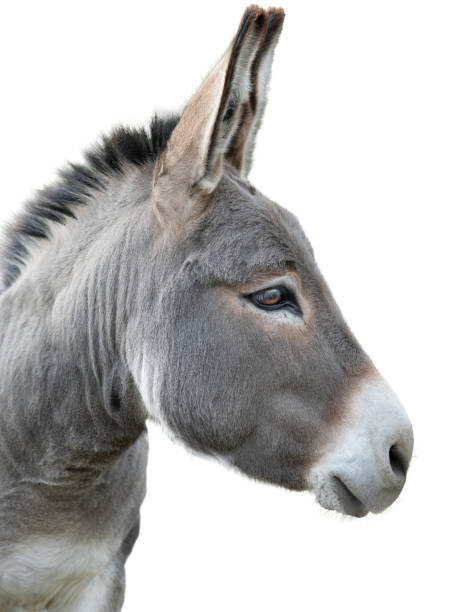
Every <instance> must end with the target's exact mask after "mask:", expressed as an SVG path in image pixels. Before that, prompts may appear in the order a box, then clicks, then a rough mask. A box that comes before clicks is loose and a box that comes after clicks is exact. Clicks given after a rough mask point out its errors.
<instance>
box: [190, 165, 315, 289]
mask: <svg viewBox="0 0 460 612" xmlns="http://www.w3.org/2000/svg"><path fill="white" fill-rule="evenodd" d="M192 249H193V254H194V259H198V260H200V263H201V264H202V265H203V266H204V267H205V269H206V270H207V271H208V272H209V274H211V275H212V276H213V277H215V279H219V280H222V281H227V282H232V283H238V282H246V281H247V280H249V279H250V278H251V276H254V275H256V274H258V273H260V272H269V273H270V272H271V273H273V274H278V273H282V272H285V271H286V269H290V268H292V267H295V268H297V269H298V270H299V271H301V270H302V272H303V274H302V275H303V276H305V274H307V275H308V276H311V275H314V269H315V265H314V261H313V251H312V248H311V246H310V243H309V241H308V239H307V237H306V236H305V234H304V232H303V230H302V228H301V226H300V224H299V222H298V220H297V218H296V217H295V216H294V215H293V214H292V213H290V212H289V211H287V210H286V209H284V208H282V207H281V206H279V205H278V204H276V203H275V202H273V201H271V200H270V199H268V198H267V197H265V196H264V195H263V194H261V193H260V192H259V191H257V190H256V189H255V188H254V187H252V186H251V185H249V184H248V183H246V182H245V181H243V180H241V179H239V178H238V177H236V176H235V175H234V174H233V173H230V172H226V173H225V174H224V176H223V177H222V180H221V181H220V184H219V187H218V188H217V189H216V191H215V193H214V194H213V202H212V204H211V205H210V206H209V210H208V213H207V214H206V215H205V216H204V218H203V219H202V222H201V223H200V224H199V226H198V229H196V230H195V231H194V233H193V235H192Z"/></svg>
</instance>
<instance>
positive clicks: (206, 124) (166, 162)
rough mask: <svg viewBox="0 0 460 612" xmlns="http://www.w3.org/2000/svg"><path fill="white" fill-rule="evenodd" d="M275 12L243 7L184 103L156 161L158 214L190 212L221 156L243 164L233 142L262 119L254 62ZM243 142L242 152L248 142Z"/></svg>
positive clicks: (259, 60) (264, 53)
mask: <svg viewBox="0 0 460 612" xmlns="http://www.w3.org/2000/svg"><path fill="white" fill-rule="evenodd" d="M275 14H278V15H282V12H280V11H273V10H271V11H268V12H266V11H264V10H262V9H260V8H259V7H257V6H250V7H249V8H247V9H246V11H245V13H244V15H243V18H242V20H241V23H240V26H239V29H238V32H237V34H236V36H235V38H234V39H233V42H232V44H231V45H230V47H229V49H228V50H227V52H226V53H225V55H224V56H223V57H222V59H221V60H220V61H219V63H218V64H217V65H216V67H215V68H214V69H213V70H212V71H211V72H210V74H209V75H208V77H207V78H206V79H205V80H204V82H203V84H202V85H201V87H200V88H199V90H198V91H197V92H196V93H195V95H194V96H193V97H192V99H191V100H190V102H189V103H188V105H187V106H186V108H185V110H184V112H183V114H182V117H181V118H180V120H179V123H178V124H177V126H176V127H175V129H174V131H173V133H172V134H171V137H170V139H169V141H168V144H167V146H166V149H165V150H164V151H163V153H162V154H161V155H160V156H159V158H158V160H157V162H156V165H155V172H154V183H153V200H154V206H155V209H156V211H157V213H158V214H159V215H160V216H161V215H163V214H166V215H167V216H169V214H170V213H172V212H179V213H182V212H184V209H185V210H187V211H188V210H189V209H190V207H191V205H192V204H193V203H194V202H195V201H197V200H201V199H202V198H200V196H203V195H209V194H210V193H212V192H213V190H214V189H215V187H216V186H217V184H218V182H219V180H220V178H221V175H222V168H223V162H224V157H225V156H227V159H228V160H229V162H230V163H232V164H233V165H234V166H235V167H239V166H237V163H238V165H241V162H240V161H238V162H237V160H239V158H240V157H241V159H243V157H244V155H243V156H239V155H237V153H236V150H237V149H238V148H239V145H238V144H237V143H239V142H240V141H242V140H243V137H242V133H243V131H245V132H246V133H247V135H248V136H249V134H250V132H251V128H252V126H255V122H257V121H259V123H260V116H261V113H262V111H261V110H260V111H259V115H258V109H260V108H261V107H260V106H259V102H258V98H259V95H257V96H256V97H255V98H254V99H252V98H251V96H252V92H253V84H254V82H255V81H254V79H255V78H256V75H258V74H259V71H260V69H258V68H257V65H258V66H260V68H263V66H264V65H265V64H264V60H265V58H266V57H268V55H269V54H270V49H272V47H273V46H274V44H273V39H274V38H277V36H278V33H279V30H280V29H281V25H277V26H276V28H275V24H274V15H275ZM281 23H282V17H281ZM270 24H271V25H270ZM275 30H276V31H275ZM272 31H273V33H271V34H270V35H269V32H272ZM254 71H255V72H254ZM257 78H258V77H257ZM265 81H266V79H263V80H262V82H259V80H258V81H257V91H262V90H263V92H265V89H266V83H265ZM251 100H252V101H251ZM248 105H249V108H250V113H251V117H252V121H251V122H249V119H248V118H247V117H248ZM239 134H240V135H239ZM243 146H244V148H245V151H246V150H247V147H246V143H244V145H243ZM230 152H231V153H230ZM233 160H235V161H233Z"/></svg>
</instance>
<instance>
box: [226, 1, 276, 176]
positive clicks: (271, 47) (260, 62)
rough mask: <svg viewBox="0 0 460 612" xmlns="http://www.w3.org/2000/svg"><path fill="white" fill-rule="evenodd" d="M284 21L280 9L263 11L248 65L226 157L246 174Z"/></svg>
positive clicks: (261, 117)
mask: <svg viewBox="0 0 460 612" xmlns="http://www.w3.org/2000/svg"><path fill="white" fill-rule="evenodd" d="M283 22H284V11H283V9H273V8H272V9H268V11H267V12H266V20H265V29H264V33H263V39H262V42H261V44H260V45H259V48H258V50H257V53H256V56H255V58H254V61H253V62H252V65H251V73H250V80H251V88H250V91H249V92H248V97H247V99H246V100H245V101H244V105H243V109H242V113H241V118H240V122H239V125H238V128H237V129H236V130H235V132H234V134H233V138H232V141H231V143H230V146H229V149H228V150H227V152H226V155H225V157H226V159H227V160H228V161H229V162H230V163H231V164H232V165H233V166H234V167H235V168H236V170H238V172H239V173H240V174H242V175H244V176H245V177H246V176H247V175H248V174H249V171H250V169H251V166H252V156H253V152H254V146H255V140H256V136H257V132H258V131H259V128H260V126H261V123H262V119H263V115H264V111H265V106H266V104H267V93H268V85H269V82H270V76H271V70H272V62H273V55H274V52H275V47H276V45H277V43H278V39H279V36H280V34H281V30H282V28H283Z"/></svg>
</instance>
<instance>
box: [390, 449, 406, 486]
mask: <svg viewBox="0 0 460 612" xmlns="http://www.w3.org/2000/svg"><path fill="white" fill-rule="evenodd" d="M389 457H390V465H391V469H392V470H393V472H394V473H395V474H396V476H402V477H403V478H405V477H406V472H407V463H406V461H405V458H404V455H403V454H402V452H401V450H400V449H399V447H398V446H397V445H396V444H393V446H392V447H391V448H390V453H389Z"/></svg>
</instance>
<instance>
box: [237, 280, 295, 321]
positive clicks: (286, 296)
mask: <svg viewBox="0 0 460 612" xmlns="http://www.w3.org/2000/svg"><path fill="white" fill-rule="evenodd" d="M271 289H278V290H279V291H280V293H281V296H282V299H281V301H280V302H277V303H276V304H271V305H269V304H263V303H261V302H260V301H258V299H257V298H258V296H261V295H263V294H264V293H265V292H266V291H270V290H271ZM245 297H246V298H247V299H249V300H250V301H251V302H252V303H253V304H254V305H255V306H257V308H260V309H261V310H268V311H270V310H282V309H287V310H289V311H291V312H293V313H294V314H296V315H302V310H301V309H300V306H299V304H298V302H297V298H296V296H295V294H294V293H293V292H292V291H290V290H289V289H288V288H287V287H285V286H283V285H275V286H273V287H266V288H265V289H262V290H261V291H256V292H255V293H251V294H249V295H246V296H245Z"/></svg>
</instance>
